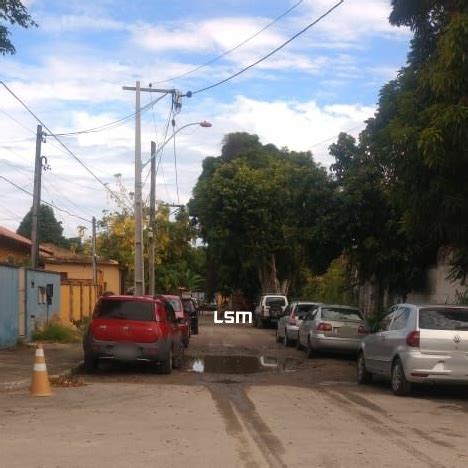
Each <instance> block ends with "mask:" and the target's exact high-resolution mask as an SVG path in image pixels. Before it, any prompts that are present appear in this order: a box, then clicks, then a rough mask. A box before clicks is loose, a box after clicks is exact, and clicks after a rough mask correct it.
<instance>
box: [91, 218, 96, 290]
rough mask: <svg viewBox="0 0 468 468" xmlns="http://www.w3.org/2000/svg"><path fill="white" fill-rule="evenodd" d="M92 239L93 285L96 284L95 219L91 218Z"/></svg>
mask: <svg viewBox="0 0 468 468" xmlns="http://www.w3.org/2000/svg"><path fill="white" fill-rule="evenodd" d="M92 223H93V231H92V232H93V239H92V244H93V245H92V248H93V283H94V285H96V283H97V258H96V217H95V216H93V219H92Z"/></svg>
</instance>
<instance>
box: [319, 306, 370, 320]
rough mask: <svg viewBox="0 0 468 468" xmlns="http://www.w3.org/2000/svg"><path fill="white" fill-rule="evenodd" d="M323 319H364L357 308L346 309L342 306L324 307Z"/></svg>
mask: <svg viewBox="0 0 468 468" xmlns="http://www.w3.org/2000/svg"><path fill="white" fill-rule="evenodd" d="M322 319H325V320H353V321H360V320H362V317H361V314H360V313H359V310H357V309H345V308H341V307H336V308H334V307H325V308H322Z"/></svg>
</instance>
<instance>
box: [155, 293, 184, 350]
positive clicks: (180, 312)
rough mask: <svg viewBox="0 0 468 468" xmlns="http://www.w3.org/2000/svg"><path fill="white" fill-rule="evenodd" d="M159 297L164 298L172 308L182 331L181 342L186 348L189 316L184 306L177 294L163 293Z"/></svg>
mask: <svg viewBox="0 0 468 468" xmlns="http://www.w3.org/2000/svg"><path fill="white" fill-rule="evenodd" d="M161 297H163V298H164V299H166V300H167V301H168V302H169V303H170V304H171V306H172V308H173V309H174V312H175V314H176V318H177V323H178V324H179V327H180V330H181V332H182V343H183V344H184V346H185V347H186V348H187V347H188V345H189V341H190V317H189V315H188V314H187V313H186V312H185V311H184V306H183V305H182V301H181V299H180V297H179V296H171V295H168V294H163V295H162V296H161Z"/></svg>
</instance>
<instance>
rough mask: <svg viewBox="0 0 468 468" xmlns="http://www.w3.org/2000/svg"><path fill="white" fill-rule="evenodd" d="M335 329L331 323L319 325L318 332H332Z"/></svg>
mask: <svg viewBox="0 0 468 468" xmlns="http://www.w3.org/2000/svg"><path fill="white" fill-rule="evenodd" d="M332 330H333V328H332V326H331V325H330V324H329V323H319V324H318V325H317V331H332Z"/></svg>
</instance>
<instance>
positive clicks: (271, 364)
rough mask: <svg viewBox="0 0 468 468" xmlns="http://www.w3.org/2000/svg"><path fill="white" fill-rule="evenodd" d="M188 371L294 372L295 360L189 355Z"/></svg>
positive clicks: (270, 357) (216, 372)
mask: <svg viewBox="0 0 468 468" xmlns="http://www.w3.org/2000/svg"><path fill="white" fill-rule="evenodd" d="M186 368H187V369H188V370H189V371H192V372H196V373H208V374H253V373H255V372H267V371H274V372H294V371H296V370H297V362H296V360H294V359H288V358H287V359H286V360H283V361H281V362H279V360H278V358H276V357H274V356H249V355H215V354H206V355H202V356H193V357H189V358H188V360H187V367H186Z"/></svg>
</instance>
